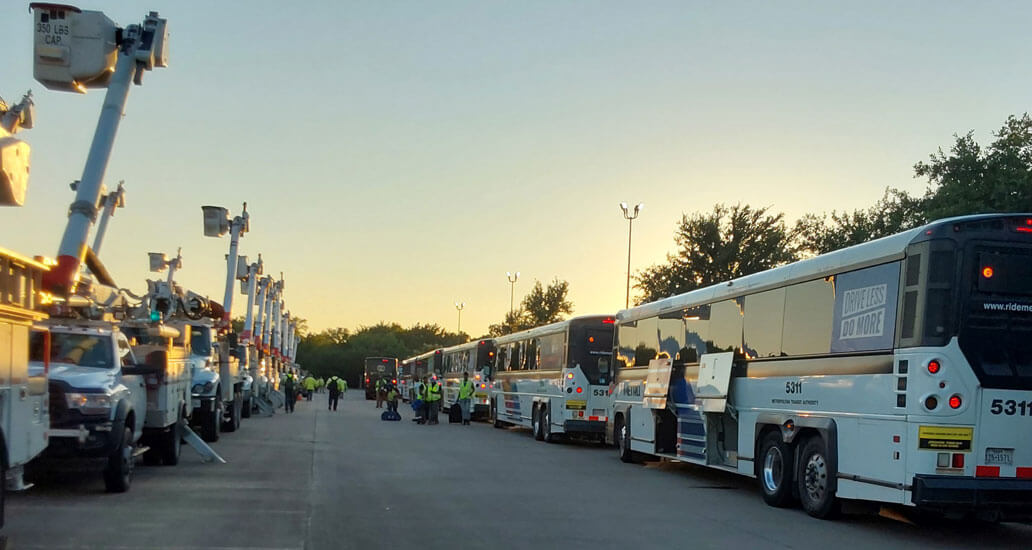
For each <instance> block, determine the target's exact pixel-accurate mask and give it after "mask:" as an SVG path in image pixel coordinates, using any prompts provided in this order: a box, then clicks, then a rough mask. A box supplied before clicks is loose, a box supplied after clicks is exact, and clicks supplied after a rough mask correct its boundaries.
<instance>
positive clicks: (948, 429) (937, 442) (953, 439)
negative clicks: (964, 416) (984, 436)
mask: <svg viewBox="0 0 1032 550" xmlns="http://www.w3.org/2000/svg"><path fill="white" fill-rule="evenodd" d="M974 435H975V429H974V428H971V427H965V426H921V427H920V428H918V431H917V436H918V440H919V441H918V448H921V449H931V450H938V451H970V450H971V440H972V439H974Z"/></svg>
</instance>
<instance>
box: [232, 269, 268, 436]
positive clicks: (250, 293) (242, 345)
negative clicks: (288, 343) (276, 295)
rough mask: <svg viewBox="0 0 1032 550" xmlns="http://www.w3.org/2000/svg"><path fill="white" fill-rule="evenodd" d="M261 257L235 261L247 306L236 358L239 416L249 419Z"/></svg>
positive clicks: (255, 363) (254, 376)
mask: <svg viewBox="0 0 1032 550" xmlns="http://www.w3.org/2000/svg"><path fill="white" fill-rule="evenodd" d="M262 267H263V266H262V255H261V254H259V255H258V261H257V262H255V263H253V264H252V263H248V261H247V256H240V257H239V258H238V260H237V278H238V279H239V280H240V293H241V294H243V295H245V296H247V304H246V306H245V310H244V311H245V313H244V328H243V332H241V333H240V339H239V342H238V347H237V350H238V358H239V360H240V369H241V370H240V372H241V376H242V378H243V386H242V393H243V406H242V407H241V416H242V417H244V418H250V417H251V411H252V409H253V407H255V398H256V397H257V393H258V392H257V386H256V384H255V382H256V381H257V379H258V365H259V359H258V351H257V350H256V349H255V348H254V339H253V338H252V337H251V334H252V332H253V328H254V303H255V292H256V291H257V288H258V276H259V275H261V274H262Z"/></svg>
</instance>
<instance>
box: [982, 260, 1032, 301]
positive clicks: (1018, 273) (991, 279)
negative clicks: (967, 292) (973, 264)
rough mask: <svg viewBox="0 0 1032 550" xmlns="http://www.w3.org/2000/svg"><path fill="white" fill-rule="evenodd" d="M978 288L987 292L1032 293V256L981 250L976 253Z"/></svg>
mask: <svg viewBox="0 0 1032 550" xmlns="http://www.w3.org/2000/svg"><path fill="white" fill-rule="evenodd" d="M978 259H979V270H978V290H979V291H980V292H985V293H988V294H1020V295H1030V294H1032V258H1030V257H1029V256H1027V255H1018V254H1005V253H995V254H994V253H989V252H982V253H981V254H979V255H978Z"/></svg>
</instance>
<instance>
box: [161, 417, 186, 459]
mask: <svg viewBox="0 0 1032 550" xmlns="http://www.w3.org/2000/svg"><path fill="white" fill-rule="evenodd" d="M179 420H182V415H180V418H179ZM182 450H183V429H182V428H181V427H180V426H179V421H176V423H175V424H173V425H172V426H170V427H169V429H168V431H166V432H165V433H163V434H161V462H162V464H164V465H165V466H175V465H176V464H179V455H180V453H181V452H182Z"/></svg>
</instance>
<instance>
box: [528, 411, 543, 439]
mask: <svg viewBox="0 0 1032 550" xmlns="http://www.w3.org/2000/svg"><path fill="white" fill-rule="evenodd" d="M530 425H531V430H532V431H533V432H534V439H536V440H537V441H544V440H545V432H544V431H543V430H542V429H541V407H534V410H533V412H531V413H530Z"/></svg>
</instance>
